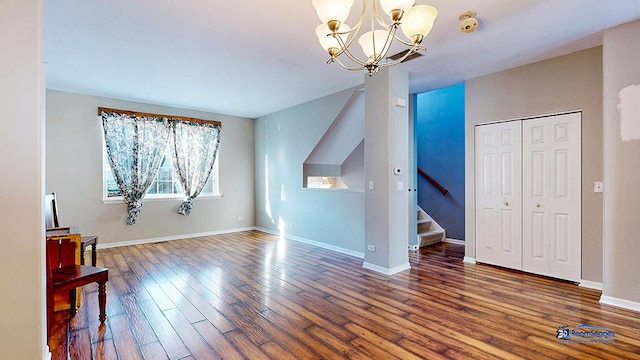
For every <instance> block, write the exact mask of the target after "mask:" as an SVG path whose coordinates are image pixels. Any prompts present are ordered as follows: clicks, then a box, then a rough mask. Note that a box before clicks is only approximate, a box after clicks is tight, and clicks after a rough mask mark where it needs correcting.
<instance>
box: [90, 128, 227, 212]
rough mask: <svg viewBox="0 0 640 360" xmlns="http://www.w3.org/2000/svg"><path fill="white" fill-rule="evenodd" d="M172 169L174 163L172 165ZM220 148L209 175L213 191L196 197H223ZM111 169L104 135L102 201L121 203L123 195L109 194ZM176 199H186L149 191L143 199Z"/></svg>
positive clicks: (179, 195)
mask: <svg viewBox="0 0 640 360" xmlns="http://www.w3.org/2000/svg"><path fill="white" fill-rule="evenodd" d="M165 152H166V154H165V155H164V156H165V157H166V156H167V155H169V152H168V150H166V149H165ZM167 161H171V159H170V157H169V158H167ZM171 168H172V170H173V171H174V174H175V170H174V169H173V165H172V166H171ZM219 170H220V149H218V156H216V161H215V163H214V165H213V169H212V170H211V174H210V175H209V176H210V177H211V179H212V181H213V192H207V193H205V192H202V193H200V195H198V197H197V198H196V199H219V198H221V197H222V194H220V171H219ZM110 171H111V168H110V166H109V160H108V158H107V146H106V143H105V140H104V136H103V137H102V202H103V203H104V204H116V203H117V204H119V203H122V202H124V199H123V198H122V195H117V196H108V189H107V174H108V173H109V172H110ZM159 174H160V172H158V174H156V179H155V180H154V181H158V179H157V177H158V175H159ZM175 200H180V201H183V200H184V194H175V193H174V194H149V193H148V192H147V193H146V194H145V195H144V198H143V199H142V201H143V202H147V201H151V202H154V201H175Z"/></svg>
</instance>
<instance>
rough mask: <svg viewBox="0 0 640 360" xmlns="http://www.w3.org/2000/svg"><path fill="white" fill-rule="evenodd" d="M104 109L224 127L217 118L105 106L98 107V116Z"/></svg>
mask: <svg viewBox="0 0 640 360" xmlns="http://www.w3.org/2000/svg"><path fill="white" fill-rule="evenodd" d="M103 111H105V112H115V113H119V114H128V115H134V116H150V117H160V118H167V119H177V120H182V121H190V122H196V123H202V124H214V125H218V126H220V127H222V123H221V122H220V121H215V120H202V119H196V118H192V117H187V116H176V115H162V114H152V113H146V112H139V111H131V110H119V109H110V108H103V107H99V108H98V116H100V115H102V112H103Z"/></svg>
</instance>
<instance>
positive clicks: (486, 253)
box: [475, 121, 522, 270]
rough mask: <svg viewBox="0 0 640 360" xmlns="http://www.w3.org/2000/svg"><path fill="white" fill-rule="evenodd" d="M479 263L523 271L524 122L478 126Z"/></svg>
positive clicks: (477, 234) (477, 210)
mask: <svg viewBox="0 0 640 360" xmlns="http://www.w3.org/2000/svg"><path fill="white" fill-rule="evenodd" d="M475 135H476V139H475V140H476V141H475V143H476V260H478V261H479V262H484V263H488V264H494V265H500V266H504V267H508V268H512V269H519V270H521V269H522V207H521V201H522V194H521V173H522V171H521V156H522V147H521V122H520V121H511V122H504V123H498V124H489V125H482V126H478V127H476V134H475Z"/></svg>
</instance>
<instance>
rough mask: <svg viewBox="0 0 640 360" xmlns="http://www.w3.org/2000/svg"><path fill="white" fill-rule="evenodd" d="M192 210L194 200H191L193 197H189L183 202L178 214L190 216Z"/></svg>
mask: <svg viewBox="0 0 640 360" xmlns="http://www.w3.org/2000/svg"><path fill="white" fill-rule="evenodd" d="M192 208H193V199H192V198H191V196H189V197H188V198H186V199H185V200H184V201H183V202H182V205H180V208H179V209H178V214H182V215H184V216H189V214H191V209H192Z"/></svg>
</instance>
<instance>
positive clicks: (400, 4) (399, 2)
mask: <svg viewBox="0 0 640 360" xmlns="http://www.w3.org/2000/svg"><path fill="white" fill-rule="evenodd" d="M353 3H354V0H312V4H313V7H314V8H315V9H316V12H317V13H318V17H319V18H320V20H321V21H322V24H320V25H319V26H318V27H316V35H317V36H318V40H320V44H321V45H322V47H323V48H324V49H325V50H326V51H327V52H328V53H329V56H331V58H330V59H329V60H328V61H327V64H330V63H333V62H336V63H338V64H339V65H340V66H342V67H343V68H345V69H347V70H354V71H358V70H364V69H366V70H367V71H368V72H369V75H373V73H375V72H377V71H378V69H379V68H380V67H387V66H392V65H396V64H399V63H401V62H403V61H404V60H405V59H407V58H408V57H409V56H411V55H412V54H415V53H417V52H418V51H421V50H426V48H425V47H424V46H421V45H420V43H421V42H422V40H423V39H424V37H425V36H427V34H429V32H430V31H431V28H432V27H433V22H434V21H435V19H436V17H437V16H438V10H437V9H436V8H435V7H433V6H430V5H414V3H415V1H414V0H362V12H361V13H360V18H359V20H358V22H357V23H356V24H355V26H354V27H353V28H351V27H350V26H349V25H347V24H345V23H344V22H345V21H346V19H347V18H348V17H349V12H350V11H351V7H352V6H353ZM369 7H370V10H369V11H367V10H368V8H369ZM367 14H369V18H368V19H367V20H369V21H368V22H369V23H370V30H369V31H367V32H365V33H363V34H362V35H360V36H359V37H358V43H359V44H360V47H361V48H362V51H363V52H364V55H365V56H366V60H362V59H359V58H358V57H356V56H355V55H354V54H353V53H352V52H351V50H350V46H351V44H352V42H353V40H354V39H355V38H356V37H357V36H358V34H360V29H361V27H362V25H363V23H364V22H365V18H366V15H367ZM376 27H377V28H376ZM398 28H400V29H401V30H402V33H404V36H405V37H406V38H405V39H403V38H402V37H401V36H400V35H399V34H397V32H398ZM394 40H395V41H397V42H399V43H402V44H404V45H405V46H406V47H407V49H406V50H405V52H404V54H403V55H402V56H401V57H399V58H396V59H395V60H388V59H387V61H384V62H382V60H383V59H385V58H386V56H387V52H388V51H389V49H390V48H391V45H392V43H393V42H394ZM341 55H344V56H345V57H346V58H347V59H349V61H350V63H349V64H350V66H348V65H346V64H344V63H343V62H342V61H341V60H340V56H341ZM343 58H344V57H343Z"/></svg>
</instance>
